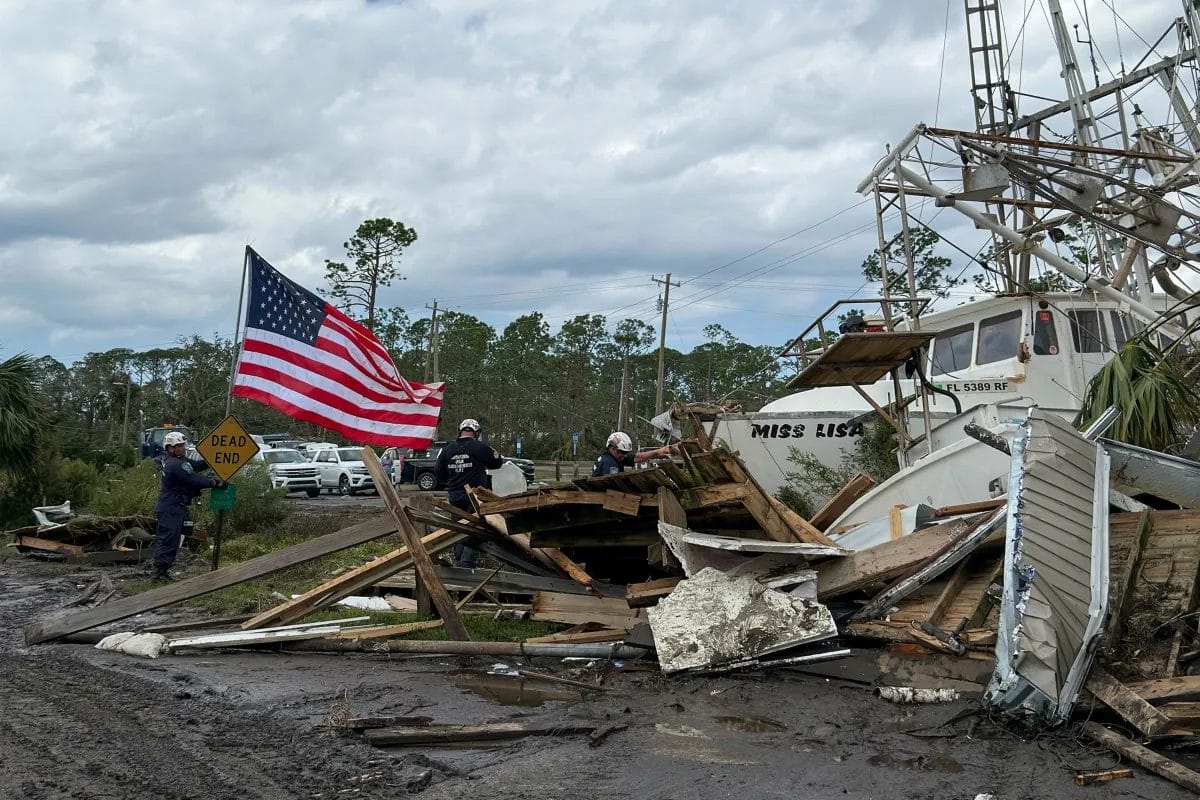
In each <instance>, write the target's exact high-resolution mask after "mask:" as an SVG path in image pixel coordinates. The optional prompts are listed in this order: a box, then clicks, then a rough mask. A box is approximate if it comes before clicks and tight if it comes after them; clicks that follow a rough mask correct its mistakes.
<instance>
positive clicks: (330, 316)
mask: <svg viewBox="0 0 1200 800" xmlns="http://www.w3.org/2000/svg"><path fill="white" fill-rule="evenodd" d="M325 314H326V320H328V321H330V322H340V323H342V324H343V325H345V326H346V327H347V328H349V329H350V330H351V331H352V332H353V333H354V334H355V338H357V339H359V340H361V341H362V343H363V344H364V345H367V346H368V347H370V348H371V349H372V350H374V351H375V354H376V355H378V356H379V357H380V358H382V359H383V360H384V361H386V362H387V363H388V364H391V365H392V367H393V368H395V365H394V364H392V354H391V353H389V352H388V351H387V348H386V347H384V346H383V343H382V342H380V341H379V340H378V339H377V338H375V334H373V333H371V330H370V328H368V327H367V326H366V325H363V324H362V323H361V322H357V321H355V320H353V319H351V318H350V317H348V316H346V314H345V312H343V311H342V310H341V309H340V308H334V307H333V306H331V305H329V304H328V303H326V304H325Z"/></svg>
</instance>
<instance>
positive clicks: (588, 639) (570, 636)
mask: <svg viewBox="0 0 1200 800" xmlns="http://www.w3.org/2000/svg"><path fill="white" fill-rule="evenodd" d="M576 627H579V628H582V627H594V628H595V630H579V631H570V632H568V631H560V632H559V633H549V634H546V635H545V636H534V637H533V638H531V639H526V640H525V643H526V644H551V643H557V644H571V643H575V644H588V643H592V642H619V641H621V640H622V639H624V638H625V637H626V636H628V635H629V632H628V631H622V630H617V629H616V628H606V627H604V626H601V625H590V626H589V625H588V624H587V623H585V624H584V625H577V626H576Z"/></svg>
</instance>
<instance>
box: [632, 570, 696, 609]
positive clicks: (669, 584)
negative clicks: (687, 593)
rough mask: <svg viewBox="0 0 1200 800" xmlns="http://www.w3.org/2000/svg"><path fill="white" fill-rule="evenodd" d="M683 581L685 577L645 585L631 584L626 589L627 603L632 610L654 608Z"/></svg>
mask: <svg viewBox="0 0 1200 800" xmlns="http://www.w3.org/2000/svg"><path fill="white" fill-rule="evenodd" d="M681 580H683V576H682V575H676V576H674V577H671V578H659V579H658V580H656V581H646V582H645V583H631V584H629V585H628V586H627V587H625V603H626V604H627V605H628V606H629V607H630V608H644V607H646V606H652V605H654V604H655V603H657V602H658V601H659V599H660V598H663V597H666V596H667V595H669V594H670V593H671V592H672V591H674V589H675V587H676V586H677V585H678V584H679V582H680V581H681Z"/></svg>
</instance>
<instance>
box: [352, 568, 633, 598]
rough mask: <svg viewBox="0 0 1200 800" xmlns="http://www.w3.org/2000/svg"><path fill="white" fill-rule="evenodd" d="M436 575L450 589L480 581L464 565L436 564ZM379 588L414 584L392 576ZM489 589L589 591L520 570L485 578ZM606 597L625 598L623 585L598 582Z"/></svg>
mask: <svg viewBox="0 0 1200 800" xmlns="http://www.w3.org/2000/svg"><path fill="white" fill-rule="evenodd" d="M434 568H435V569H436V570H437V574H438V577H439V578H440V579H441V581H442V583H443V584H444V585H445V586H446V588H447V589H451V590H453V591H468V590H470V589H471V588H473V587H474V586H475V585H476V584H477V583H479V573H478V572H477V571H476V570H470V569H466V568H465V567H451V566H448V565H446V564H436V565H434ZM375 585H376V587H377V588H381V589H410V588H412V586H413V578H412V575H393V576H391V577H388V578H384V579H383V580H381V581H379V582H378V583H377V584H375ZM487 585H488V588H489V589H490V590H491V591H493V592H500V593H503V594H528V595H532V594H533V593H534V592H536V591H543V592H562V593H564V594H588V591H587V590H586V589H584V588H583V587H582V586H580V585H579V584H578V583H576V582H575V581H573V580H570V579H568V578H547V577H543V576H541V575H526V574H524V573H521V572H499V573H497V574H496V576H495V577H493V578H492V579H491V580H489V581H488V584H487ZM598 586H599V588H600V590H601V592H603V594H604V596H605V597H624V596H625V587H624V586H615V585H613V584H610V583H599V584H598Z"/></svg>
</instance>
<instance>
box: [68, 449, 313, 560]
mask: <svg viewBox="0 0 1200 800" xmlns="http://www.w3.org/2000/svg"><path fill="white" fill-rule="evenodd" d="M232 483H233V484H235V485H236V486H237V501H236V503H235V504H234V508H233V512H232V513H230V514H229V516H228V518H227V519H226V522H225V532H224V540H225V541H229V540H230V539H234V538H236V537H238V536H241V535H244V534H247V533H256V532H261V531H265V530H267V529H270V528H272V527H274V526H276V525H278V524H279V523H281V522H283V521H284V520H285V519H286V518H287V517H288V514H289V513H290V509H289V508H288V506H287V503H286V501H285V500H284V492H283V490H282V489H272V488H271V481H270V478H268V476H267V474H266V473H265V472H264V471H262V470H243V472H242V473H239V474H238V475H235V476H234V479H233V481H232ZM160 484H161V480H160V479H159V476H158V472H157V470H156V468H155V465H154V462H153V461H152V460H151V459H145V460H143V461H141V462H139V463H137V464H136V465H134V466H133V467H132V468H130V469H117V468H115V467H110V468H108V469H107V470H105V472H104V473H103V475H102V476H101V480H100V487H99V490H98V491H97V492H96V494H95V496H94V497H93V498H92V501H91V502H90V503H89V504H88V505H87V507H86V508H85V509H83V510H84V511H85V512H86V513H88V514H96V515H98V516H107V517H123V516H129V515H132V514H152V513H154V503H155V501H156V500H157V499H158V490H159V486H160ZM190 514H191V518H192V520H193V521H195V523H196V527H197V528H198V529H199V530H204V531H213V530H215V529H216V514H215V512H213V511H211V510H210V509H209V507H208V493H207V492H205V493H204V494H202V495H201V496H200V500H199V502H197V503H196V504H194V505H193V506H192V507H191V509H190Z"/></svg>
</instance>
